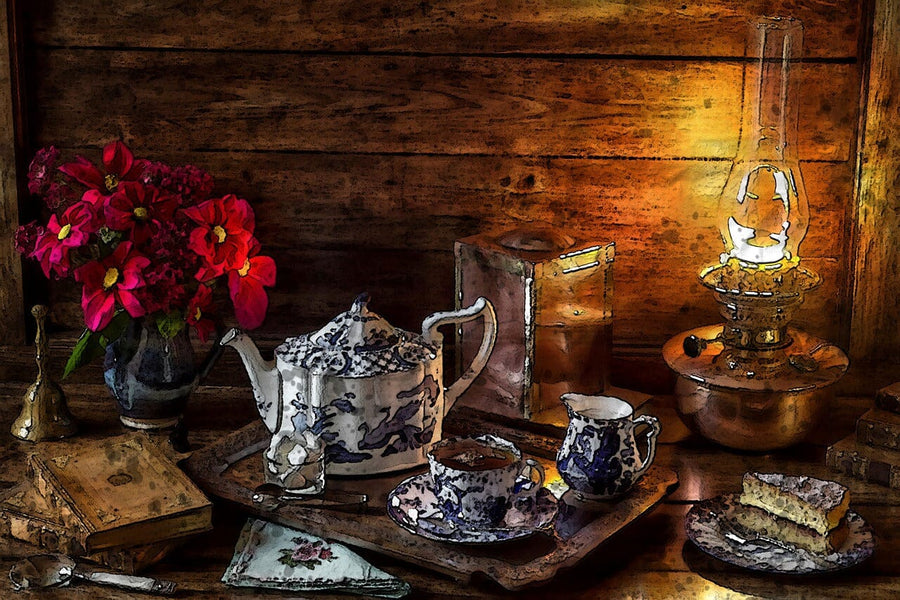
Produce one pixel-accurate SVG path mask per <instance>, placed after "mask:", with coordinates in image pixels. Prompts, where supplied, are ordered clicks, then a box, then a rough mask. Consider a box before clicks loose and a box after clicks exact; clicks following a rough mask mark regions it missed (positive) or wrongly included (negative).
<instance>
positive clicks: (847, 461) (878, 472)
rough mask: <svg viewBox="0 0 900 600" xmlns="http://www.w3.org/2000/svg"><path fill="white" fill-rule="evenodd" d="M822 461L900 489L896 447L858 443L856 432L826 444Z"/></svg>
mask: <svg viewBox="0 0 900 600" xmlns="http://www.w3.org/2000/svg"><path fill="white" fill-rule="evenodd" d="M825 464H826V465H828V466H829V467H831V468H832V469H833V470H835V471H840V472H842V473H846V474H847V475H850V476H852V477H855V478H857V479H862V480H863V481H869V482H872V483H878V484H881V485H886V486H889V487H892V488H894V489H900V451H897V450H891V449H889V448H877V447H872V446H866V445H864V444H860V443H858V441H857V439H856V434H853V435H851V436H850V437H846V438H844V439H842V440H840V441H839V442H836V443H834V444H832V445H831V446H829V447H828V451H827V452H826V454H825Z"/></svg>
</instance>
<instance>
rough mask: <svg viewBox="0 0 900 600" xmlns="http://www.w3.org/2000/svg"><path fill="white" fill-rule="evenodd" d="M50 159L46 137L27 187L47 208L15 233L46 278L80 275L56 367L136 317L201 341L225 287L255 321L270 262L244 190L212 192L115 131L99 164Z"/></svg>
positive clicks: (195, 176)
mask: <svg viewBox="0 0 900 600" xmlns="http://www.w3.org/2000/svg"><path fill="white" fill-rule="evenodd" d="M59 158H60V152H59V151H58V150H57V149H56V148H54V147H49V148H45V149H43V150H41V151H39V152H38V153H37V155H36V156H35V158H34V160H33V161H32V162H31V165H30V168H29V172H28V191H29V192H31V193H32V194H34V195H36V196H39V197H41V198H42V199H43V201H44V203H45V204H46V208H47V209H48V210H49V213H50V214H49V219H48V220H47V221H46V223H45V224H41V223H39V222H37V221H35V222H32V223H29V224H27V225H23V226H21V227H20V228H19V229H18V230H17V232H16V238H15V240H16V249H17V250H18V251H19V252H20V253H22V254H23V255H25V256H27V257H29V258H33V259H34V260H36V261H38V263H39V264H40V266H41V269H42V270H43V272H44V275H45V276H46V277H48V278H51V277H52V278H56V279H61V278H66V277H71V278H73V279H74V280H75V281H76V282H77V283H79V284H81V286H82V287H81V307H82V310H83V312H84V323H85V326H86V329H85V331H84V333H83V334H82V336H81V338H80V339H79V340H78V343H77V344H76V345H75V348H74V349H73V351H72V355H71V357H70V358H69V360H68V362H67V364H66V368H65V373H64V375H63V376H64V377H65V376H67V375H68V374H69V373H71V372H72V371H73V370H74V369H76V368H78V367H79V366H81V365H83V364H85V363H87V362H89V361H90V360H93V359H94V358H95V357H97V356H99V355H101V354H103V353H104V352H106V351H107V349H108V347H109V346H110V345H112V344H114V343H116V342H118V341H119V340H120V337H123V335H124V334H125V333H126V332H127V331H128V329H129V327H131V328H132V329H136V324H137V323H140V324H141V327H143V328H144V329H145V330H150V335H152V336H153V337H157V336H158V337H160V339H161V340H162V341H161V342H160V343H161V344H163V345H165V344H166V340H171V339H173V338H175V337H176V336H183V337H184V338H185V339H187V327H188V326H189V327H191V328H193V329H194V330H195V331H196V332H197V335H198V336H199V338H200V339H201V340H202V341H206V340H207V338H208V337H209V336H210V334H211V333H213V332H214V331H215V330H216V329H221V323H222V321H223V319H224V307H225V305H226V304H228V303H229V302H228V300H227V299H226V296H227V298H228V299H230V305H231V307H233V310H234V316H235V318H236V319H237V322H238V323H239V324H240V325H241V327H244V328H246V329H253V328H256V327H258V326H259V325H260V324H261V323H262V321H263V319H264V317H265V314H266V310H267V308H268V297H267V293H266V290H265V288H266V287H271V286H273V285H274V284H275V262H274V260H272V258H270V257H268V256H263V255H261V254H260V243H259V241H258V240H257V239H256V238H255V237H254V235H253V231H254V225H255V219H254V213H253V209H252V208H251V207H250V205H249V204H248V203H247V201H246V200H243V199H241V198H238V197H236V196H234V195H225V196H221V197H219V196H214V195H213V194H212V192H213V179H212V177H211V176H210V175H209V174H208V173H206V172H204V171H202V170H201V169H198V168H197V167H195V166H192V165H185V166H177V167H173V166H170V165H168V164H165V163H161V162H151V161H148V160H139V159H135V158H134V156H133V154H132V152H131V151H130V150H129V149H128V147H127V146H126V145H125V144H124V143H122V142H119V141H116V142H112V143H110V144H108V145H107V146H106V147H105V148H103V152H102V166H98V165H95V164H94V163H92V162H91V161H89V160H88V159H86V158H84V157H82V156H77V157H76V158H75V160H74V161H71V162H63V163H62V164H58V162H59ZM226 289H227V294H226V293H225V290H226ZM153 330H155V331H153ZM142 335H146V334H142ZM161 351H162V352H168V351H169V350H167V349H166V348H162V350H161ZM107 358H108V361H107V362H109V361H110V358H109V352H107ZM105 368H106V369H107V372H106V373H105V375H106V376H107V383H108V384H110V385H111V387H113V385H112V382H111V381H110V376H109V372H108V369H109V368H110V365H109V364H107V365H106V366H105ZM113 393H114V395H116V390H115V389H114V390H113Z"/></svg>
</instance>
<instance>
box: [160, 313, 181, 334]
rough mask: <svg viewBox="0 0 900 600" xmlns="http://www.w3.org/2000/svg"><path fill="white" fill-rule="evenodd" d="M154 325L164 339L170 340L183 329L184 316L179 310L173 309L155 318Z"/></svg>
mask: <svg viewBox="0 0 900 600" xmlns="http://www.w3.org/2000/svg"><path fill="white" fill-rule="evenodd" d="M156 327H157V329H159V333H160V334H161V335H162V336H163V337H164V338H166V339H168V340H171V339H172V338H173V337H175V336H176V335H178V332H180V331H181V330H182V329H184V317H183V316H181V312H179V311H177V310H173V311H172V312H170V313H168V314H163V315H160V316H158V317H157V318H156Z"/></svg>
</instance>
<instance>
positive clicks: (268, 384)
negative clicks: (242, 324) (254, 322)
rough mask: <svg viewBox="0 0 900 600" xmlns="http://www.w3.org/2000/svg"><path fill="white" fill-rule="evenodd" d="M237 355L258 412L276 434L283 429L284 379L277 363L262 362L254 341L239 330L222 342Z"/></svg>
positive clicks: (229, 333) (233, 330)
mask: <svg viewBox="0 0 900 600" xmlns="http://www.w3.org/2000/svg"><path fill="white" fill-rule="evenodd" d="M219 344H220V345H222V346H231V347H232V348H234V349H235V350H237V351H238V354H240V356H241V361H242V362H243V363H244V368H245V369H247V375H249V376H250V385H252V386H253V396H254V397H255V398H256V409H257V410H258V411H259V416H260V417H262V420H263V422H264V423H265V424H266V428H267V429H268V430H269V431H270V432H272V433H275V432H277V431H278V430H279V428H280V427H281V376H280V375H279V373H278V369H276V368H275V360H269V361H267V360H263V358H262V356H260V354H259V350H258V349H257V347H256V344H254V343H253V340H251V339H250V336H248V335H247V334H246V333H244V332H243V331H241V330H240V329H231V330H230V331H229V332H228V333H226V334H225V335H224V336H223V337H222V340H221V341H220V342H219Z"/></svg>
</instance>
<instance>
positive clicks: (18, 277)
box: [0, 3, 25, 344]
mask: <svg viewBox="0 0 900 600" xmlns="http://www.w3.org/2000/svg"><path fill="white" fill-rule="evenodd" d="M8 22H10V19H9V15H8V14H7V7H6V4H5V3H4V4H3V5H0V315H4V317H5V318H0V339H3V340H7V342H6V343H10V342H11V343H15V344H21V343H22V342H24V341H25V310H24V301H23V295H22V294H23V287H22V283H23V282H22V261H21V260H20V259H19V255H18V253H17V252H16V251H15V250H14V244H13V239H14V237H13V236H14V232H15V229H16V227H17V226H18V224H19V219H20V217H19V193H18V189H17V168H16V166H17V165H16V134H17V132H16V127H15V125H16V118H15V111H14V109H13V106H14V105H15V102H16V99H15V92H14V89H16V86H14V85H13V82H14V81H15V80H16V70H17V64H16V57H17V53H16V52H14V51H13V50H12V48H14V47H15V45H16V41H17V40H16V39H15V37H14V36H13V39H10V35H9V33H10V30H11V29H12V31H15V27H12V28H10V27H7V23H8ZM12 22H15V19H12Z"/></svg>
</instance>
